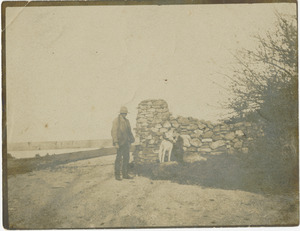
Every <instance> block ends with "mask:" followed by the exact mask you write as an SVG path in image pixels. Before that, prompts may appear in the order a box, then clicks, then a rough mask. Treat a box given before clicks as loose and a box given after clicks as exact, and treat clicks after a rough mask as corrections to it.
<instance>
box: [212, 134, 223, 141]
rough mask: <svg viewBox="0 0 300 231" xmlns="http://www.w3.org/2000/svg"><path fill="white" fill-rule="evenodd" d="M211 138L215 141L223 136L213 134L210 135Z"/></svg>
mask: <svg viewBox="0 0 300 231" xmlns="http://www.w3.org/2000/svg"><path fill="white" fill-rule="evenodd" d="M212 139H213V140H214V141H217V140H222V139H223V137H222V136H221V135H214V136H213V137H212Z"/></svg>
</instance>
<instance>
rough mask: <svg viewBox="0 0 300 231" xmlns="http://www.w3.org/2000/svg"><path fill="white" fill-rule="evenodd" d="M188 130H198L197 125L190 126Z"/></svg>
mask: <svg viewBox="0 0 300 231" xmlns="http://www.w3.org/2000/svg"><path fill="white" fill-rule="evenodd" d="M187 129H188V130H196V129H198V126H197V125H196V124H190V125H189V126H188V127H187Z"/></svg>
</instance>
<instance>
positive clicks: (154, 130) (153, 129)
mask: <svg viewBox="0 0 300 231" xmlns="http://www.w3.org/2000/svg"><path fill="white" fill-rule="evenodd" d="M151 131H152V132H155V133H156V132H158V131H159V129H158V128H156V127H154V128H151Z"/></svg>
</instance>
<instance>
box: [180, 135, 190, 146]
mask: <svg viewBox="0 0 300 231" xmlns="http://www.w3.org/2000/svg"><path fill="white" fill-rule="evenodd" d="M180 136H181V138H182V139H183V146H184V147H190V146H191V144H190V140H191V137H190V136H189V135H180Z"/></svg>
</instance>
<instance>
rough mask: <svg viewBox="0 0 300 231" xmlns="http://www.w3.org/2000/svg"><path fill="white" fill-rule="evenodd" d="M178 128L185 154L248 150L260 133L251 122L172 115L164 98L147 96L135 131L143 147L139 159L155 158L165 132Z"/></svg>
mask: <svg viewBox="0 0 300 231" xmlns="http://www.w3.org/2000/svg"><path fill="white" fill-rule="evenodd" d="M170 130H176V131H177V132H178V133H179V134H180V135H181V137H182V138H183V141H184V151H185V154H189V153H190V154H195V153H197V154H199V155H218V154H222V153H228V154H234V153H236V152H237V153H241V152H243V153H248V150H249V146H250V145H251V143H252V141H253V138H254V136H255V135H258V134H261V131H260V130H259V128H258V127H257V126H255V125H254V124H251V123H247V122H245V123H236V124H226V123H224V122H223V123H217V124H213V123H212V122H210V121H204V120H199V119H196V118H193V117H182V116H178V117H176V118H175V117H174V116H171V114H170V112H169V109H168V105H167V103H166V102H165V101H164V100H145V101H142V102H141V103H140V104H139V105H138V116H137V124H136V134H137V136H138V138H139V140H140V146H141V150H140V151H139V152H138V153H136V158H135V161H137V162H139V163H145V162H156V161H157V160H158V155H157V153H158V149H159V145H160V143H161V141H162V140H163V134H165V133H167V132H169V131H170Z"/></svg>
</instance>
